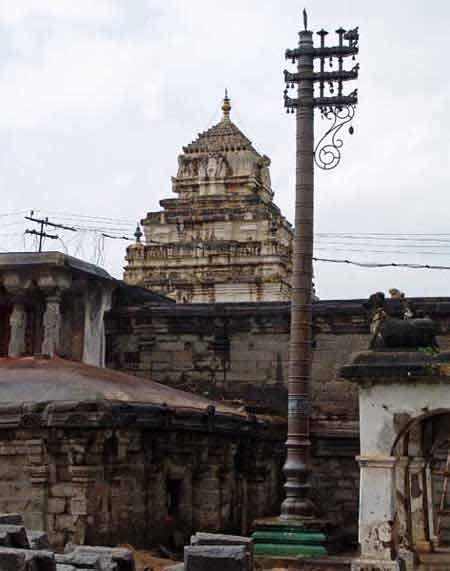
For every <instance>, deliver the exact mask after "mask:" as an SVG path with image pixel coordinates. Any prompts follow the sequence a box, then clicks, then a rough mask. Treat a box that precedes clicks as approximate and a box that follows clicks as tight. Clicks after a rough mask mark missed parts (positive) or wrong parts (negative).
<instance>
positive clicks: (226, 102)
mask: <svg viewBox="0 0 450 571" xmlns="http://www.w3.org/2000/svg"><path fill="white" fill-rule="evenodd" d="M230 110H231V104H230V98H229V97H228V89H225V97H224V99H223V105H222V111H223V118H224V119H229V118H230Z"/></svg>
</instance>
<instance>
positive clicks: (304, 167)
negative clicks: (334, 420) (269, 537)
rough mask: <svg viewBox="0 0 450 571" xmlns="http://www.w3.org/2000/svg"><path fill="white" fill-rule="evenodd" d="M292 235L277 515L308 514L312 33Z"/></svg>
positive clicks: (307, 36) (305, 36)
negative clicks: (281, 489) (280, 501)
mask: <svg viewBox="0 0 450 571" xmlns="http://www.w3.org/2000/svg"><path fill="white" fill-rule="evenodd" d="M299 36H300V41H299V48H300V51H301V55H300V57H299V58H298V73H299V75H301V77H302V78H303V77H304V78H305V79H302V80H301V81H299V85H298V101H299V105H298V107H297V145H296V188H295V234H294V260H293V273H292V297H291V334H290V342H289V378H288V437H287V441H286V448H287V460H286V463H285V465H284V473H285V476H286V483H285V486H284V487H285V491H286V499H285V500H284V502H283V504H282V506H281V517H291V516H310V515H312V514H313V512H314V509H313V504H312V502H311V499H310V498H309V489H310V483H309V473H310V460H309V449H310V440H309V410H310V396H309V380H310V377H311V365H312V305H311V303H312V258H313V236H314V84H313V79H312V78H313V70H314V61H313V57H312V48H313V33H312V32H310V31H308V30H303V31H301V32H300V34H299Z"/></svg>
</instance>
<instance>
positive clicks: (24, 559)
mask: <svg viewBox="0 0 450 571" xmlns="http://www.w3.org/2000/svg"><path fill="white" fill-rule="evenodd" d="M14 565H16V566H15V567H14ZM0 570H1V571H56V561H55V556H54V554H53V553H52V552H51V551H32V550H31V549H14V548H12V547H0Z"/></svg>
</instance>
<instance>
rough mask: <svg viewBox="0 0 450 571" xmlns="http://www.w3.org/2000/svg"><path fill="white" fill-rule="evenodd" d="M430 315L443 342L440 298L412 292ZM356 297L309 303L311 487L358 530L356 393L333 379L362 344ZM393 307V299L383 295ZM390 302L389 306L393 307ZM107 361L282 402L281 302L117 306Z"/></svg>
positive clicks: (220, 392) (237, 395) (265, 405)
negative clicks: (311, 330)
mask: <svg viewBox="0 0 450 571" xmlns="http://www.w3.org/2000/svg"><path fill="white" fill-rule="evenodd" d="M412 302H413V304H414V305H415V307H416V308H417V309H422V310H423V311H424V312H425V313H427V314H429V315H431V316H432V317H433V318H434V319H437V320H438V321H439V323H440V326H441V330H442V334H443V336H442V337H441V338H440V343H441V346H442V347H447V346H449V345H450V337H449V336H448V323H449V320H450V301H449V300H448V299H442V298H440V299H422V300H419V299H416V300H412ZM362 303H363V302H362V301H361V300H349V301H319V302H317V303H315V305H314V323H315V330H316V331H315V333H316V337H315V338H316V348H315V354H314V363H313V382H312V400H313V418H312V436H313V456H314V458H313V461H314V471H313V478H314V486H315V489H316V491H317V492H318V494H319V495H320V496H321V498H322V500H319V502H318V504H319V505H322V506H325V508H326V511H327V515H328V517H329V518H330V519H331V520H332V521H334V522H335V523H337V524H339V526H340V527H341V528H344V529H346V528H347V526H348V528H349V531H350V532H351V534H352V535H353V537H356V535H355V533H356V522H357V513H358V487H359V467H358V465H357V463H356V461H355V456H356V455H357V454H358V452H359V422H358V414H359V413H358V395H357V390H356V388H355V387H354V386H352V384H351V383H348V382H347V381H344V380H342V379H341V378H339V375H338V371H339V368H340V366H341V365H343V364H345V363H346V362H347V360H348V357H349V355H350V353H352V352H354V351H359V350H364V349H366V348H367V346H368V343H369V324H368V319H367V315H366V312H365V310H364V308H363V306H362ZM391 305H393V306H395V302H391ZM394 309H395V308H394ZM106 330H107V365H108V366H110V367H112V368H116V369H120V370H123V371H127V372H130V373H133V374H135V375H138V376H142V377H147V376H151V377H152V379H154V380H156V381H159V382H161V383H164V384H168V385H170V386H173V387H177V388H181V389H184V390H189V391H193V392H198V393H203V394H205V395H208V396H211V397H214V398H217V399H220V398H224V399H227V400H240V401H241V402H242V404H244V403H245V405H246V406H247V407H248V409H250V410H252V409H253V410H259V411H264V410H268V409H270V408H271V409H275V410H281V409H284V407H285V399H286V389H285V381H286V379H287V358H288V336H289V304H287V303H253V304H251V303H248V304H245V303H234V304H205V305H203V304H195V305H187V304H183V305H181V304H177V305H175V304H147V305H139V306H138V305H134V306H128V307H123V306H122V307H119V306H118V305H117V304H116V305H115V309H114V310H113V311H112V312H111V313H110V314H109V315H108V317H107V324H106Z"/></svg>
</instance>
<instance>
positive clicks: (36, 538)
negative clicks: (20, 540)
mask: <svg viewBox="0 0 450 571" xmlns="http://www.w3.org/2000/svg"><path fill="white" fill-rule="evenodd" d="M26 531H27V537H28V543H29V544H30V549H41V550H42V549H50V542H49V540H48V536H47V534H46V533H45V531H34V530H30V529H27V530H26Z"/></svg>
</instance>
